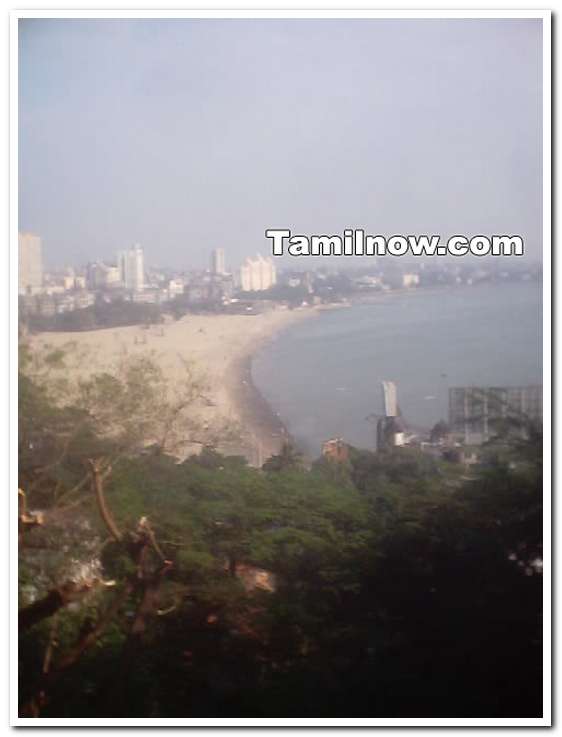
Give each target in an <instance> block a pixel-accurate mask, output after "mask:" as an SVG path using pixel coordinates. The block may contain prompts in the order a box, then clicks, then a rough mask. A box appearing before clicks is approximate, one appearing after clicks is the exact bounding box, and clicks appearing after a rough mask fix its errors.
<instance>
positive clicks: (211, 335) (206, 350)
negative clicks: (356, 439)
mask: <svg viewBox="0 0 562 737" xmlns="http://www.w3.org/2000/svg"><path fill="white" fill-rule="evenodd" d="M321 311H322V308H318V307H307V308H297V309H294V310H282V309H277V310H275V309H274V310H269V311H267V312H264V313H260V314H257V315H186V316H185V317H183V318H181V319H180V320H177V321H176V322H174V323H167V324H164V325H162V324H159V325H154V326H150V327H149V328H145V327H143V326H140V325H136V326H127V327H120V328H106V329H102V330H99V329H98V330H91V331H80V332H43V333H37V334H36V335H33V336H31V337H30V338H29V342H30V345H31V346H32V347H33V348H38V349H41V348H42V347H46V346H49V347H50V348H64V347H65V346H67V347H68V348H69V349H70V351H72V352H71V353H69V355H71V356H72V359H73V360H74V363H72V359H71V363H70V365H69V372H70V374H71V376H73V378H79V377H80V376H87V375H88V374H92V373H96V372H100V371H109V372H111V370H112V369H114V368H115V367H116V365H117V363H118V362H119V360H121V359H123V357H140V356H142V355H145V356H149V357H151V358H152V359H153V360H154V361H155V362H156V363H157V365H158V366H159V367H160V368H161V370H162V371H163V373H164V375H165V377H166V379H167V380H168V381H169V384H170V387H171V389H172V391H173V387H174V384H176V385H179V382H180V381H181V380H182V378H184V377H185V366H186V362H190V363H193V365H194V367H195V369H196V371H197V372H198V373H199V374H201V376H202V377H203V378H204V380H205V383H206V385H207V392H206V394H207V398H208V402H206V404H205V406H204V407H203V408H199V409H198V410H194V416H196V417H198V419H199V420H200V422H201V423H202V424H203V425H206V426H209V427H212V426H213V425H215V426H219V427H220V426H222V430H221V431H217V432H218V434H217V437H216V442H212V443H210V444H212V445H214V447H216V448H217V450H218V451H219V452H221V453H224V454H225V455H242V456H244V457H245V458H246V459H247V461H248V463H249V464H250V465H252V466H261V465H262V464H263V463H264V462H265V460H267V458H269V457H270V456H271V455H275V454H276V453H278V452H279V450H280V448H281V446H282V444H283V442H285V441H286V440H287V439H288V438H289V434H288V432H287V429H286V428H285V426H284V424H283V422H282V421H281V419H280V418H279V416H278V415H277V413H276V412H275V410H274V409H273V408H272V407H271V406H270V405H269V403H268V402H267V400H266V399H265V398H264V397H263V395H262V394H261V393H260V392H259V390H258V389H257V387H256V386H255V384H254V382H253V380H252V361H253V358H254V355H255V353H256V352H257V351H258V350H259V349H260V348H261V347H262V346H263V345H264V344H266V343H267V342H268V341H270V340H271V339H273V338H274V337H276V336H277V335H278V334H279V333H280V332H281V331H283V330H284V329H286V328H287V327H289V326H290V325H292V324H294V323H296V322H300V321H301V320H303V319H309V318H312V317H314V316H316V315H318V314H319V313H320V312H321ZM228 428H230V431H228ZM221 433H222V436H221ZM234 436H235V437H234ZM200 449H201V446H200V445H199V447H197V446H196V445H194V444H193V443H189V442H185V443H184V444H183V445H182V447H181V449H180V450H179V452H178V453H175V455H179V456H181V457H184V458H185V457H187V456H188V455H191V454H193V453H198V452H199V450H200Z"/></svg>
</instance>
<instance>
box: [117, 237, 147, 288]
mask: <svg viewBox="0 0 562 737" xmlns="http://www.w3.org/2000/svg"><path fill="white" fill-rule="evenodd" d="M117 266H118V268H119V275H120V278H121V282H122V283H123V286H124V287H125V289H130V290H131V291H133V292H140V291H141V290H142V289H143V288H144V252H143V250H142V248H141V247H140V246H139V245H138V243H137V244H136V245H135V246H133V247H132V248H130V249H129V250H128V251H119V253H118V254H117Z"/></svg>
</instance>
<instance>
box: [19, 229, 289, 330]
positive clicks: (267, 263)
mask: <svg viewBox="0 0 562 737" xmlns="http://www.w3.org/2000/svg"><path fill="white" fill-rule="evenodd" d="M276 283H277V274H276V269H275V265H274V263H273V260H272V259H270V258H264V257H263V256H259V255H258V256H256V257H255V258H247V259H245V261H244V262H243V263H242V265H241V266H240V268H239V269H237V270H236V271H234V272H233V273H231V272H229V271H227V268H226V255H225V250H224V248H216V249H215V250H214V251H213V252H212V254H211V263H210V269H208V270H204V271H193V272H190V273H187V274H186V273H181V274H177V273H176V274H164V273H159V272H157V271H155V270H148V269H147V268H146V265H145V259H144V251H143V249H142V248H141V246H140V245H138V244H135V245H134V246H132V247H131V248H129V249H125V250H121V251H119V252H118V253H117V254H116V258H115V260H114V261H113V262H106V261H94V262H90V263H88V264H87V265H86V267H85V268H84V269H83V270H81V271H80V272H75V271H74V269H73V268H67V269H65V270H63V271H60V272H55V273H53V272H51V273H46V272H44V269H43V258H42V245H41V238H40V237H39V236H38V235H35V234H33V233H20V234H19V273H18V292H19V295H20V304H21V307H22V309H23V311H24V312H25V313H27V314H30V315H41V316H44V317H51V316H53V315H56V314H60V313H63V312H69V311H73V310H78V309H83V308H85V307H89V306H91V305H93V304H95V302H96V301H97V300H98V299H101V300H103V301H105V302H112V301H116V300H127V301H132V302H144V303H152V304H164V303H168V302H171V301H173V300H176V299H180V300H182V301H183V302H184V303H186V304H187V305H190V306H192V307H194V308H210V307H213V308H216V307H219V306H224V305H226V304H230V303H231V302H236V301H237V299H238V297H237V296H236V295H241V294H243V293H248V294H250V293H255V292H265V291H267V290H269V289H271V288H272V287H273V286H274V285H275V284H276Z"/></svg>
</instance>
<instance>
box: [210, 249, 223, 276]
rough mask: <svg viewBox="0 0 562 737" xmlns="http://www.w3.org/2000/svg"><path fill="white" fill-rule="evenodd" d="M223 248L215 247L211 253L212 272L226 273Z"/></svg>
mask: <svg viewBox="0 0 562 737" xmlns="http://www.w3.org/2000/svg"><path fill="white" fill-rule="evenodd" d="M225 263H226V262H225V258H224V248H215V250H214V251H213V252H212V253H211V272H212V273H213V274H226V268H225Z"/></svg>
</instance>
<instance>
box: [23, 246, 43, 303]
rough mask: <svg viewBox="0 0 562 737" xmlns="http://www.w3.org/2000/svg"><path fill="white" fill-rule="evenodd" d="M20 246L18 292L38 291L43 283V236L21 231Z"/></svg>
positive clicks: (30, 292) (29, 292)
mask: <svg viewBox="0 0 562 737" xmlns="http://www.w3.org/2000/svg"><path fill="white" fill-rule="evenodd" d="M18 246H19V248H18V264H19V270H18V292H19V293H20V294H32V293H33V292H38V291H39V290H40V289H41V287H42V285H43V264H42V260H41V238H40V237H39V236H38V235H33V234H32V233H20V234H19V238H18Z"/></svg>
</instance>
